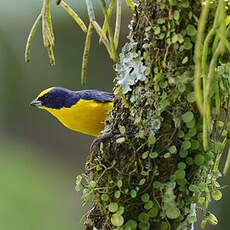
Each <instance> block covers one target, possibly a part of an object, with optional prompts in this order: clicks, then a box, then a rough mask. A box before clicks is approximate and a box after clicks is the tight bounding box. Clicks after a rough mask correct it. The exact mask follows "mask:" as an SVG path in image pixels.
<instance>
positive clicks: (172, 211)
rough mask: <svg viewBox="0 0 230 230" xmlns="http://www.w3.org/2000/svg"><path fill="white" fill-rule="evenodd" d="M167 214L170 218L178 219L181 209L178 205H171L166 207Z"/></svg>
mask: <svg viewBox="0 0 230 230" xmlns="http://www.w3.org/2000/svg"><path fill="white" fill-rule="evenodd" d="M166 216H167V217H168V218H169V219H177V218H178V217H179V216H180V210H179V209H178V208H177V207H169V208H168V209H166Z"/></svg>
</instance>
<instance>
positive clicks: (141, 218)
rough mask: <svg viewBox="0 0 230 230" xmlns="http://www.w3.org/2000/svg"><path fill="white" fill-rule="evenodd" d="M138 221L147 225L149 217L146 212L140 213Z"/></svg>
mask: <svg viewBox="0 0 230 230" xmlns="http://www.w3.org/2000/svg"><path fill="white" fill-rule="evenodd" d="M138 220H139V221H140V222H142V223H148V222H149V215H148V214H147V213H146V212H141V213H140V214H139V216H138Z"/></svg>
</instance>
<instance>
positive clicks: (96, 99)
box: [30, 87, 114, 137]
mask: <svg viewBox="0 0 230 230" xmlns="http://www.w3.org/2000/svg"><path fill="white" fill-rule="evenodd" d="M113 99H114V94H113V93H109V92H103V91H99V90H81V91H72V90H69V89H66V88H62V87H50V88H48V89H45V90H43V91H42V92H41V93H40V94H39V95H38V96H37V97H36V98H35V99H34V100H33V101H32V102H31V103H30V105H31V106H35V107H37V108H39V109H42V110H46V111H48V112H49V113H50V114H52V115H53V116H54V117H56V118H57V119H58V120H59V121H60V122H61V123H62V124H63V125H64V126H65V127H67V128H68V129H71V130H73V131H76V132H80V133H83V134H86V135H89V136H93V137H98V136H99V135H100V133H101V131H102V130H103V129H104V126H105V120H106V118H107V116H108V114H109V112H110V111H111V110H112V108H113Z"/></svg>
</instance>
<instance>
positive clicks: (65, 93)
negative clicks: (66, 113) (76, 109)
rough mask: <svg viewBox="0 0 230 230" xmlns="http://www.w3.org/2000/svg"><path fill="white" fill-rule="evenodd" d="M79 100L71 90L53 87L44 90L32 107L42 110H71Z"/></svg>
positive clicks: (32, 103)
mask: <svg viewBox="0 0 230 230" xmlns="http://www.w3.org/2000/svg"><path fill="white" fill-rule="evenodd" d="M78 100H79V99H78V98H76V96H74V94H73V91H71V90H68V89H64V88H61V87H51V88H48V89H45V90H43V91H42V92H41V93H40V94H39V95H38V96H37V97H36V98H35V99H34V100H33V101H32V102H31V103H30V105H32V106H36V107H38V108H40V109H61V108H64V107H65V108H70V107H71V106H72V105H73V104H75V103H76V102H77V101H78Z"/></svg>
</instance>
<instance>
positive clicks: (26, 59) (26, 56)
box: [25, 13, 42, 62]
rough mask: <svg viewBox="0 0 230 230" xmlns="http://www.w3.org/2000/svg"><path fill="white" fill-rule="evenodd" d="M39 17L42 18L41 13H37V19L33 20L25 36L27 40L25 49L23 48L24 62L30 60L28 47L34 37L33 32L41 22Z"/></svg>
mask: <svg viewBox="0 0 230 230" xmlns="http://www.w3.org/2000/svg"><path fill="white" fill-rule="evenodd" d="M41 19H42V15H41V13H40V14H39V15H38V17H37V19H36V20H35V22H34V24H33V26H32V28H31V30H30V33H29V36H28V38H27V42H26V49H25V62H29V61H30V48H31V44H32V41H33V38H34V35H35V33H36V32H37V29H38V27H39V25H40V24H41Z"/></svg>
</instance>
